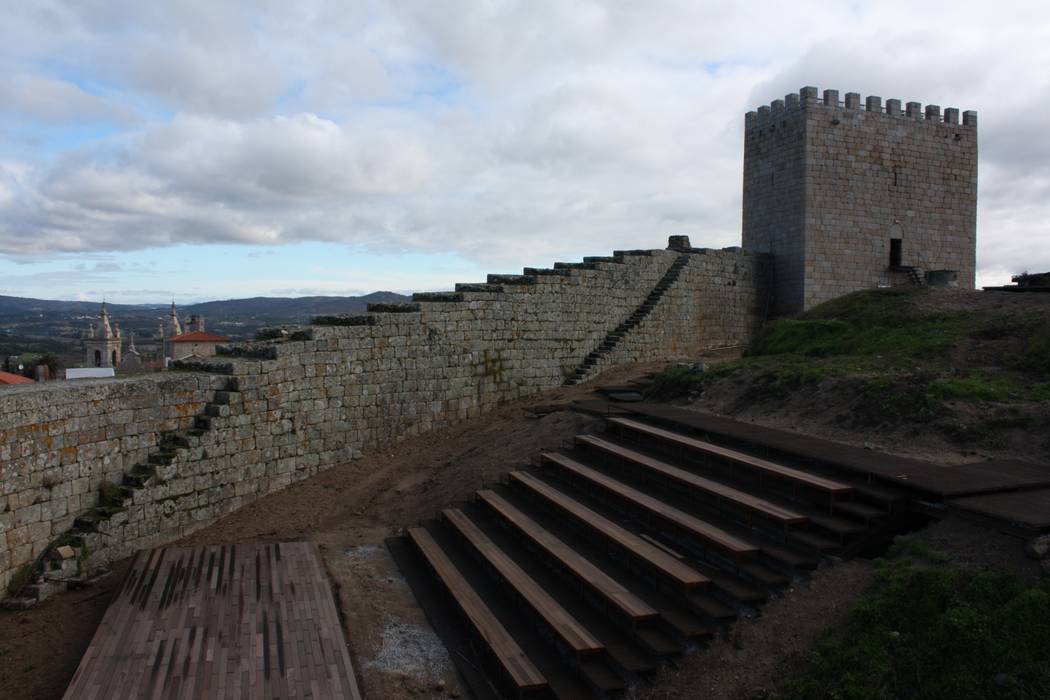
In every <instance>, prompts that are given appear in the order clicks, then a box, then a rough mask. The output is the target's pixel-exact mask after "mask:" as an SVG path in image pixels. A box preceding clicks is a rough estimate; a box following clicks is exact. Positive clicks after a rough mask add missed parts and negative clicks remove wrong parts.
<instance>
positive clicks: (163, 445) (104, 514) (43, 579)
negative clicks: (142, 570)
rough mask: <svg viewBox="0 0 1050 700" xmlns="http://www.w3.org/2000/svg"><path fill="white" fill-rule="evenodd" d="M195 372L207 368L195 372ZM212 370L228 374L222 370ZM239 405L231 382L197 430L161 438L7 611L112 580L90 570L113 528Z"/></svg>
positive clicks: (105, 490) (104, 494) (46, 558)
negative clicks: (91, 561) (90, 560)
mask: <svg viewBox="0 0 1050 700" xmlns="http://www.w3.org/2000/svg"><path fill="white" fill-rule="evenodd" d="M194 369H197V370H200V369H202V368H201V367H199V366H194ZM212 369H213V370H218V371H224V368H222V367H213V368H212ZM239 401H240V395H239V393H238V391H237V380H236V378H234V377H231V378H230V379H229V380H227V382H226V388H225V389H224V390H221V391H216V392H215V394H214V396H213V398H212V400H211V401H209V402H208V403H206V404H205V406H204V409H203V411H202V412H201V414H200V415H198V416H195V417H194V420H193V425H192V427H190V428H188V429H186V430H184V431H172V432H166V433H162V434H161V436H160V439H159V440H158V444H157V447H156V448H154V449H153V450H151V451H150V453H149V455H148V456H147V458H146V461H144V462H140V463H138V464H136V465H135V466H134V467H133V468H132V469H131V470H130V471H129V472H127V473H125V474H124V476H123V478H122V480H121V483H119V484H115V483H107V484H103V486H102V487H101V488H100V489H99V496H98V504H97V505H96V506H95V507H93V508H91V509H90V510H88V511H87V512H86V513H84V514H82V515H80V516H78V517H77V518H75V519H74V521H73V526H72V528H70V530H69V531H68V532H66V533H65V534H63V535H61V536H59V537H58V538H56V539H55V540H54V541H53V542H52V543H51V545H50V546H49V547H48V548H47V550H45V551H44V553H43V554H42V556H41V557H39V558H38V560H37V561H36V563H35V565H34V567H33V570H32V571H31V572H30V575H29V576H28V577H27V578H26V581H25V583H24V585H22V586H21V587H20V590H18V591H17V592H15V593H14V595H12V596H9V597H8V598H6V599H5V600H4V605H5V606H6V607H8V608H14V609H25V608H28V607H31V606H33V605H35V604H36V603H38V602H40V601H42V600H45V599H46V598H48V597H49V596H51V595H53V594H54V593H56V592H58V591H61V590H66V589H74V588H80V587H83V586H88V585H91V584H92V583H94V582H95V581H96V580H98V579H100V578H102V577H103V576H105V575H107V574H108V571H107V570H106V569H105V568H103V567H100V566H94V567H92V566H89V565H88V564H87V560H88V557H89V555H90V554H91V553H92V552H95V551H97V550H99V549H100V548H101V546H102V545H103V541H104V538H106V537H107V536H109V534H110V531H111V530H112V529H113V528H115V527H120V526H121V525H123V524H124V523H126V522H127V521H128V509H129V508H130V507H131V506H132V505H134V504H135V503H136V502H137V499H136V494H138V493H140V492H142V491H143V490H144V489H146V488H148V487H150V486H155V485H157V484H162V483H164V482H166V481H167V480H168V479H170V478H172V477H173V476H174V475H175V469H176V468H177V467H176V465H175V462H176V459H177V457H178V456H179V454H180V453H183V452H184V451H185V450H188V449H191V448H195V447H199V446H200V444H201V440H202V438H203V436H204V435H205V433H207V432H208V431H210V430H211V429H212V425H213V421H215V420H216V419H218V418H222V417H227V416H229V414H230V406H231V405H232V404H236V403H238V402H239Z"/></svg>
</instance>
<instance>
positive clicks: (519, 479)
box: [509, 472, 710, 590]
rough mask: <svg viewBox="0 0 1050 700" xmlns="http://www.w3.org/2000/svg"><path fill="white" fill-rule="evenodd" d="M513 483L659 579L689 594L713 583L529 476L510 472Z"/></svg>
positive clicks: (548, 485)
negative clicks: (621, 552)
mask: <svg viewBox="0 0 1050 700" xmlns="http://www.w3.org/2000/svg"><path fill="white" fill-rule="evenodd" d="M509 477H510V480H511V483H515V484H519V485H521V486H522V487H524V488H525V489H527V490H528V491H530V492H532V493H533V494H536V495H537V496H539V497H540V498H542V499H544V500H545V501H547V502H549V503H551V504H553V505H555V506H556V507H557V508H558V509H560V510H561V511H563V512H565V513H566V514H568V515H570V516H571V517H573V518H575V519H576V520H578V521H579V522H581V523H583V524H584V525H586V526H587V527H588V528H589V530H590V531H592V532H594V533H596V534H598V535H601V536H602V537H603V538H605V539H606V540H608V541H610V542H611V543H612V544H613V545H615V546H616V547H618V548H620V549H623V550H625V551H626V552H627V553H628V554H629V555H630V556H631V557H632V558H634V559H635V560H637V561H639V562H641V563H642V564H644V565H645V566H647V567H648V568H649V569H651V570H653V571H655V572H656V573H657V574H658V575H659V576H660V577H662V578H664V579H666V580H668V581H670V582H671V583H673V584H674V585H675V586H677V587H679V588H681V589H683V590H689V589H693V588H697V587H700V586H706V585H708V584H709V583H710V579H708V578H707V577H706V576H704V575H703V574H701V573H700V572H699V571H697V570H696V569H693V568H692V567H690V566H689V565H687V564H685V563H683V562H681V561H679V560H678V559H676V558H675V557H673V556H671V555H670V554H668V553H667V552H666V551H665V550H663V549H661V548H659V547H656V546H654V545H653V544H652V543H650V542H646V541H645V540H644V539H642V538H641V537H639V536H638V535H636V534H634V533H633V532H630V531H629V530H626V529H624V528H623V527H621V526H619V525H617V524H616V523H614V522H612V521H611V520H609V519H608V518H605V517H604V516H602V515H599V514H598V513H596V512H594V511H593V510H591V509H590V508H587V507H586V506H584V505H583V504H582V503H580V502H579V501H576V500H575V499H573V498H572V497H570V496H568V495H566V494H565V493H563V492H562V491H559V490H558V489H556V488H554V487H553V486H551V485H550V484H548V483H546V482H544V481H542V480H540V479H537V478H536V477H535V476H533V475H532V474H529V473H527V472H511V473H510V475H509Z"/></svg>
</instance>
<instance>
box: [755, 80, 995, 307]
mask: <svg viewBox="0 0 1050 700" xmlns="http://www.w3.org/2000/svg"><path fill="white" fill-rule="evenodd" d="M959 117H960V115H959V110H958V109H954V108H949V109H945V110H944V114H943V116H942V115H941V108H940V107H938V106H936V105H927V106H926V109H925V110H923V109H922V105H920V104H919V103H918V102H909V103H907V105H906V106H905V108H904V109H903V110H902V109H901V102H900V100H886V103H885V105H883V103H882V98H880V97H868V98H867V99H866V100H864V101H863V102H861V98H860V95H859V94H857V93H854V92H850V93H846V95H845V100H844V101H843V102H840V101H839V93H838V91H837V90H825V91H824V94H823V99H820V98H819V97H818V95H817V89H816V88H814V87H804V88H802V89H801V90H800V91H799V93H798V94H797V95H796V94H791V95H787V96H786V97H785V98H784V99H783V100H774V101H773V103H772V104H770V105H769V106H762V107H759V108H758V110H757V111H754V112H748V113H747V115H746V116H745V120H744V128H745V133H744V211H743V245H744V247H745V248H747V249H749V250H752V251H754V252H759V253H771V254H772V255H773V275H774V280H773V289H774V297H775V310H776V312H777V313H794V312H797V311H802V310H804V309H808V308H809V307H811V306H813V305H815V304H819V303H821V302H823V301H827V300H828V299H833V298H835V297H838V296H841V295H843V294H847V293H849V292H852V291H856V290H858V289H867V288H872V287H877V286H884V285H892V284H900V283H907V282H909V281H915V282H919V283H921V281H922V280H923V278H924V273H926V272H931V271H939V270H950V271H953V272H954V273H956V274H957V279H958V285H959V286H960V287H966V288H969V289H972V288H973V287H974V274H975V260H976V243H977V113H976V112H963V113H962V119H961V123H960V118H959Z"/></svg>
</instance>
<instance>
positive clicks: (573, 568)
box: [477, 489, 659, 623]
mask: <svg viewBox="0 0 1050 700" xmlns="http://www.w3.org/2000/svg"><path fill="white" fill-rule="evenodd" d="M477 497H478V500H479V501H480V502H482V503H484V504H485V505H486V506H488V507H489V508H490V509H492V510H493V511H494V512H495V513H496V515H497V516H499V517H500V518H502V519H503V520H504V521H506V522H507V523H509V524H510V525H512V526H513V527H514V528H515V529H517V530H518V531H519V532H520V533H521V534H522V535H523V536H525V537H526V538H527V539H528V540H529V541H530V542H532V543H533V544H534V545H536V546H537V547H539V548H540V549H541V550H542V551H543V552H544V553H545V554H547V555H548V556H550V557H551V558H553V559H554V560H556V561H557V562H558V563H559V564H560V565H561V566H562V567H563V568H564V569H565V570H567V571H568V572H569V573H570V574H572V575H573V576H574V577H575V578H577V579H578V580H579V581H580V582H581V583H582V584H583V585H584V586H586V587H588V588H590V589H591V590H593V591H594V592H595V593H596V594H598V595H599V596H600V597H601V598H602V599H603V600H605V601H606V603H607V604H608V605H610V606H611V607H613V608H614V609H615V610H617V611H618V612H619V613H620V614H622V615H623V616H625V617H626V618H627V619H628V620H630V621H631V622H633V623H639V622H643V621H645V620H654V619H656V618H657V617H658V616H659V613H657V611H656V610H654V609H653V608H652V607H650V606H649V604H648V603H646V602H645V601H643V600H642V599H641V598H639V597H638V596H636V595H635V594H633V593H631V592H630V591H628V590H627V589H626V588H624V587H623V586H622V585H621V584H620V583H619V582H617V581H616V580H615V579H613V578H612V577H611V576H609V575H608V574H606V573H605V572H604V571H602V570H601V569H599V568H598V567H597V566H595V565H594V564H593V563H591V562H590V561H589V560H588V559H585V558H584V557H582V556H581V555H580V554H578V553H577V552H576V551H575V550H574V549H572V548H571V547H569V546H568V545H566V544H565V543H564V542H562V541H561V540H560V539H558V538H557V537H555V536H554V535H553V534H551V533H550V532H549V531H548V530H546V529H544V528H543V527H541V526H540V525H539V524H538V523H537V522H536V521H535V520H533V519H532V518H530V517H529V516H527V515H526V514H525V513H523V512H521V511H520V510H518V509H517V508H516V507H514V506H513V505H512V504H511V503H510V502H509V501H507V499H505V498H503V496H500V495H499V494H498V493H496V492H495V491H492V490H489V489H483V490H481V491H478V492H477Z"/></svg>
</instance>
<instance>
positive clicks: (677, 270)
mask: <svg viewBox="0 0 1050 700" xmlns="http://www.w3.org/2000/svg"><path fill="white" fill-rule="evenodd" d="M688 264H689V255H688V254H685V253H684V254H682V255H679V256H678V259H677V260H675V261H674V263H672V264H671V266H670V267H669V268H668V269H667V272H666V273H664V276H663V277H662V278H661V279H660V281H659V282H657V283H656V286H655V287H653V289H652V291H651V292H649V295H648V296H647V297H646V298H645V300H644V301H643V302H642V303H641V304H639V305H638V308H637V309H635V311H634V313H632V314H631V315H630V316H628V317H627V318H626V319H624V320H623V321H622V322H621V323H620V324H619V325H618V326H616V328H614V329H612V330H611V331H609V332H608V333H607V334H606V336H605V337H604V338H603V339H602V342H601V343H600V344H599V345H598V347H597V348H595V349H594V350H593V351H592V352H591V353H590V354H589V355H587V357H586V358H584V360H583V362H581V363H580V365H579V366H578V367H577V368H576V370H575V371H574V372H573V374H572V376H570V377H567V378H566V379H565V383H564V384H563V386H574V385H576V384H579V383H580V382H583V381H586V380H587V378H588V377H590V376H591V375H592V374H593V373H594V372H595V370H596V369H597V367H598V365H599V363H600V362H601V361H602V360H603V359H604V358H605V357H606V356H607V355H608V354H609V353H610V352H612V351H613V350H614V349H616V346H617V345H619V344H620V341H621V340H623V338H624V336H626V335H627V334H628V333H630V332H631V331H632V330H634V328H635V327H636V326H637V325H638V324H639V323H641V322H642V321H644V320H645V318H646V317H647V316H649V314H650V313H652V311H653V309H655V308H656V305H657V304H658V303H660V299H661V298H663V295H664V293H665V292H666V291H667V290H668V289H670V288H671V287H672V286H673V285H674V283H675V282H677V281H678V276H679V275H680V274H681V272H682V270H683V269H684V268H685V266H686V265H688Z"/></svg>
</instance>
